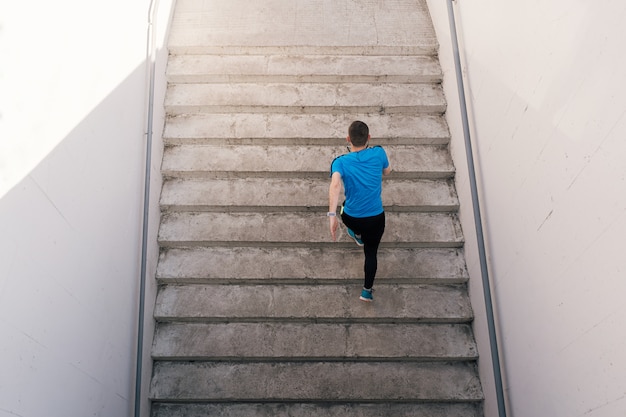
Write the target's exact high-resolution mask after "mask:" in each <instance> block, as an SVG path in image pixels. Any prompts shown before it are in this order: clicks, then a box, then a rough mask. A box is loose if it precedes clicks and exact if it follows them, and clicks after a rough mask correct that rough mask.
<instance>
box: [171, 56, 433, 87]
mask: <svg viewBox="0 0 626 417" xmlns="http://www.w3.org/2000/svg"><path fill="white" fill-rule="evenodd" d="M355 69H358V71H356V72H355ZM166 76H167V80H168V81H169V82H170V83H207V82H211V83H219V82H226V83H237V82H322V83H332V82H351V83H356V82H366V83H367V82H370V83H371V82H392V83H393V82H400V83H439V82H441V80H442V77H443V74H442V70H441V67H440V65H439V61H438V60H437V59H436V58H435V57H431V56H424V55H413V56H411V55H399V56H352V55H336V54H333V55H285V54H281V55H170V57H169V60H168V65H167V72H166Z"/></svg>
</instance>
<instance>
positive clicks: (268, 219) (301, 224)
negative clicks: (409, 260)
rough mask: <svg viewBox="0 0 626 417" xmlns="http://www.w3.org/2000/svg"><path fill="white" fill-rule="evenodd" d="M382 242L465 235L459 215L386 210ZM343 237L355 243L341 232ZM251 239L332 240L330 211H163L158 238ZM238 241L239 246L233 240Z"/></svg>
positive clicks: (456, 241)
mask: <svg viewBox="0 0 626 417" xmlns="http://www.w3.org/2000/svg"><path fill="white" fill-rule="evenodd" d="M385 217H386V226H385V234H384V235H383V239H382V241H381V242H382V244H383V245H385V244H388V245H399V246H403V245H405V246H411V245H418V244H419V245H422V246H423V245H433V246H435V247H437V246H439V247H456V246H460V245H462V243H463V236H462V232H461V228H460V225H459V222H458V218H457V216H456V215H455V214H449V213H415V212H410V213H404V212H389V213H386V216H385ZM338 240H340V241H341V242H346V243H349V242H352V244H351V246H352V245H354V242H353V241H352V240H351V239H350V238H349V237H348V236H347V234H346V233H343V232H340V239H338ZM227 242H231V243H236V242H249V243H251V244H254V245H263V244H267V245H269V246H271V245H272V244H280V243H286V244H304V245H309V244H315V243H318V244H325V245H328V244H331V243H332V242H331V241H330V234H329V231H328V220H327V219H326V216H320V215H319V213H298V212H287V213H283V212H266V213H255V212H252V213H243V212H241V213H240V212H234V213H224V212H174V213H166V214H164V215H163V216H162V220H161V227H160V230H159V243H160V244H161V245H162V246H172V245H178V246H186V245H205V244H219V245H221V244H226V243H227ZM235 246H236V245H235Z"/></svg>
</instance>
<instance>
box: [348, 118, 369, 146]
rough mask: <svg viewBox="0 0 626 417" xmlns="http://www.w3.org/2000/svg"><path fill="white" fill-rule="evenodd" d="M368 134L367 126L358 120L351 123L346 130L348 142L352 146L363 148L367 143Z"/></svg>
mask: <svg viewBox="0 0 626 417" xmlns="http://www.w3.org/2000/svg"><path fill="white" fill-rule="evenodd" d="M369 134H370V129H369V127H367V125H366V124H365V123H363V122H361V121H359V120H357V121H355V122H352V124H351V125H350V128H348V135H349V136H350V142H352V144H353V145H354V146H358V147H360V146H365V144H366V143H367V137H368V136H369Z"/></svg>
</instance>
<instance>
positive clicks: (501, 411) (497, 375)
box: [448, 0, 506, 417]
mask: <svg viewBox="0 0 626 417" xmlns="http://www.w3.org/2000/svg"><path fill="white" fill-rule="evenodd" d="M453 1H454V0H448V18H449V21H450V37H451V39H452V52H453V56H454V66H455V69H456V79H457V87H458V93H459V102H460V105H461V119H462V123H463V137H464V139H465V154H466V157H467V167H468V171H469V181H470V189H471V193H472V206H473V209H474V210H473V211H474V225H475V227H476V239H477V241H478V256H479V258H480V270H481V275H482V283H483V295H484V298H485V309H486V313H487V327H488V330H489V343H490V346H491V361H492V365H493V374H494V382H495V389H496V396H497V402H498V415H499V416H500V417H506V404H505V399H504V389H503V384H502V371H501V368H500V354H499V351H498V336H497V333H496V325H495V317H494V312H493V301H492V296H491V285H490V282H489V269H488V267H487V254H486V250H485V239H484V235H483V223H482V218H481V214H480V202H479V199H478V187H477V185H476V169H475V167H474V154H473V151H472V141H471V136H470V129H469V120H468V116H467V102H466V100H465V85H464V82H463V72H462V68H461V57H460V53H459V43H458V38H457V30H456V21H455V16H454V8H453V5H452V2H453Z"/></svg>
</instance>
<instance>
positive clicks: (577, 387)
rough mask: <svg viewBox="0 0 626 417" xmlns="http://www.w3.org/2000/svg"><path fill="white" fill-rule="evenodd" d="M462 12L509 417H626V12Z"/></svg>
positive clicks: (607, 8)
mask: <svg viewBox="0 0 626 417" xmlns="http://www.w3.org/2000/svg"><path fill="white" fill-rule="evenodd" d="M456 3H457V4H456V6H455V10H456V13H457V19H458V20H457V24H458V26H459V32H460V33H459V36H460V42H461V53H462V60H463V63H464V73H465V82H466V88H467V94H468V102H469V105H470V113H471V114H470V116H471V123H472V137H473V142H474V152H475V154H476V163H477V165H478V168H479V186H480V188H481V204H482V209H483V218H484V220H485V230H486V239H487V243H488V251H489V263H490V274H491V278H492V281H493V288H492V289H493V290H494V298H495V302H496V304H497V313H498V318H499V325H498V327H499V332H500V336H501V349H502V350H501V354H502V360H503V362H504V370H505V373H506V381H505V385H506V386H505V388H506V391H507V394H508V399H509V402H508V415H509V416H515V417H536V416H548V415H549V416H555V417H571V416H576V415H585V416H591V417H601V416H606V417H613V416H617V415H626V380H625V379H624V375H626V357H624V355H623V352H624V351H626V326H624V323H625V322H626V309H624V307H623V300H622V299H623V294H626V279H625V276H626V275H625V272H624V267H623V256H624V244H623V236H624V235H626V193H625V192H624V190H626V164H625V163H624V161H625V160H626V140H624V137H625V136H626V117H625V113H626V110H625V109H626V94H625V93H626V79H625V78H624V76H623V74H624V73H626V55H624V54H623V53H622V52H621V51H622V49H623V47H622V45H621V43H622V40H623V39H625V38H626V27H624V25H623V20H624V18H626V4H624V3H623V2H618V1H609V0H607V1H604V2H600V3H590V2H582V1H574V2H572V1H565V0H555V1H551V2H545V1H538V0H533V1H530V2H502V1H498V0H485V1H482V2H471V1H463V0H459V1H457V2H456ZM429 4H430V6H431V13H432V14H433V18H434V20H436V22H435V24H436V27H437V32H438V34H439V35H440V43H441V44H442V64H443V65H444V67H445V68H446V69H447V70H450V69H452V68H453V62H452V61H448V55H449V50H448V51H446V49H448V48H449V45H445V44H444V42H446V40H444V39H445V37H444V36H441V35H442V34H443V33H444V31H448V33H449V29H448V23H447V13H446V11H445V7H446V5H445V1H443V0H441V1H435V0H429ZM442 8H443V9H442ZM443 19H446V20H443ZM447 36H449V35H447ZM444 58H445V62H443V61H444ZM446 76H447V77H453V76H454V75H453V72H449V71H446ZM446 81H447V82H446V93H447V95H448V97H454V96H456V85H454V83H451V82H450V80H446ZM450 105H458V103H456V102H455V101H452V100H451V103H450ZM449 116H450V120H449V123H450V124H451V130H452V131H453V132H460V125H459V123H460V121H459V120H456V119H455V117H452V112H451V113H450V115H449ZM454 140H455V141H456V142H457V143H455V144H453V148H455V152H454V154H455V162H457V168H458V171H459V173H458V177H459V178H458V183H459V188H461V187H463V186H464V185H463V184H464V183H466V181H467V180H466V176H467V175H466V173H464V172H463V168H461V167H462V166H464V165H465V164H464V162H463V161H462V159H463V158H464V157H465V156H464V154H461V152H459V151H458V150H459V149H461V148H462V145H461V143H460V141H461V140H462V135H455V138H454ZM461 194H462V205H464V206H468V205H469V206H471V202H470V201H469V200H467V198H466V196H465V195H464V192H462V193H461ZM466 210H467V208H464V212H465V211H466ZM463 221H464V223H463V226H464V230H465V231H466V237H467V238H468V239H470V237H468V236H467V231H468V229H473V226H471V225H470V223H469V222H470V221H471V217H470V216H469V215H465V216H464V220H463ZM473 263H474V261H471V262H470V264H473ZM470 266H471V265H470ZM472 269H473V270H475V269H476V268H473V267H472ZM478 277H479V275H474V271H472V280H476V279H477V278H478ZM473 296H474V297H476V296H477V294H474V295H473ZM481 353H483V354H484V352H481ZM494 412H495V410H493V409H490V410H489V412H488V413H487V414H486V415H487V416H488V417H491V416H495V415H497V414H494Z"/></svg>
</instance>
